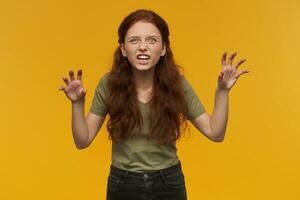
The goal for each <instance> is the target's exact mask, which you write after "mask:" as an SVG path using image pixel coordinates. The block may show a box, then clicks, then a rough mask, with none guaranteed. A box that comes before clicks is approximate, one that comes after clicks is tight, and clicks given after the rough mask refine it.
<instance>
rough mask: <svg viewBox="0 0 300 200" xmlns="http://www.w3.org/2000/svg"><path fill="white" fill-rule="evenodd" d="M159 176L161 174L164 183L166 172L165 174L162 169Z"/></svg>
mask: <svg viewBox="0 0 300 200" xmlns="http://www.w3.org/2000/svg"><path fill="white" fill-rule="evenodd" d="M159 174H160V176H161V178H162V180H163V181H165V177H164V172H163V170H162V169H161V170H159Z"/></svg>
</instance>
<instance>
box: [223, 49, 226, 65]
mask: <svg viewBox="0 0 300 200" xmlns="http://www.w3.org/2000/svg"><path fill="white" fill-rule="evenodd" d="M226 56H227V53H226V51H225V52H224V53H223V56H222V65H223V66H224V65H226Z"/></svg>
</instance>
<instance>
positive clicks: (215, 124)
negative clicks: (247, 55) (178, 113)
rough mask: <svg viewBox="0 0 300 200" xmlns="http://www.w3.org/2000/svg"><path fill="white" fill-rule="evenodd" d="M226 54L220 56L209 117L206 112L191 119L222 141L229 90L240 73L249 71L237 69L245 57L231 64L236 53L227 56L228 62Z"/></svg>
mask: <svg viewBox="0 0 300 200" xmlns="http://www.w3.org/2000/svg"><path fill="white" fill-rule="evenodd" d="M226 56H227V53H226V52H225V53H224V54H223V56H222V71H221V73H220V74H219V77H218V87H217V88H216V91H215V105H214V111H213V114H212V116H211V117H210V116H209V115H208V114H207V113H204V114H202V115H201V116H199V117H197V118H196V119H195V120H193V121H192V123H193V125H194V126H195V127H196V128H197V129H198V130H199V131H201V132H202V133H204V135H205V136H207V137H208V138H210V139H211V140H213V141H215V142H222V141H223V140H224V137H225V132H226V126H227V120H228V104H229V91H230V89H231V88H232V87H233V86H234V84H235V83H236V81H237V79H238V78H239V77H240V75H242V74H245V73H249V71H248V70H240V71H237V68H238V67H239V66H240V65H241V64H242V63H243V62H245V59H244V60H240V61H239V62H238V63H237V64H235V65H233V64H232V61H233V58H234V57H235V56H236V53H234V54H232V55H231V56H230V57H229V59H228V62H226Z"/></svg>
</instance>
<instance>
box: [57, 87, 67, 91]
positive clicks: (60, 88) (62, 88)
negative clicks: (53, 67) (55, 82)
mask: <svg viewBox="0 0 300 200" xmlns="http://www.w3.org/2000/svg"><path fill="white" fill-rule="evenodd" d="M65 89H66V87H64V86H59V88H58V90H62V91H64V92H65Z"/></svg>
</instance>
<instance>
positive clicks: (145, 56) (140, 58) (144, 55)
mask: <svg viewBox="0 0 300 200" xmlns="http://www.w3.org/2000/svg"><path fill="white" fill-rule="evenodd" d="M136 58H137V59H138V60H149V59H150V56H149V55H147V54H139V55H137V57H136Z"/></svg>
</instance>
